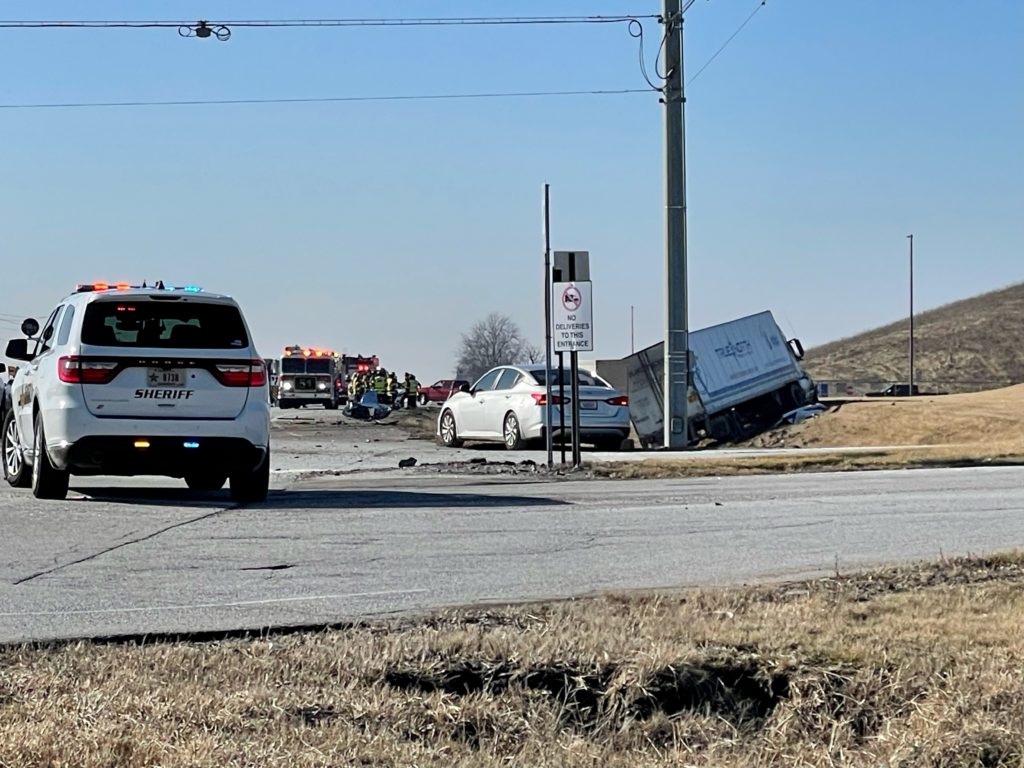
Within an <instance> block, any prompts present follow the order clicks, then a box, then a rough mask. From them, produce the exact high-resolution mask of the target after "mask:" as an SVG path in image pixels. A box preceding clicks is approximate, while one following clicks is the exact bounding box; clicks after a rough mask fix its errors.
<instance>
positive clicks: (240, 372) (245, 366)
mask: <svg viewBox="0 0 1024 768" xmlns="http://www.w3.org/2000/svg"><path fill="white" fill-rule="evenodd" d="M213 375H214V376H216V377H217V381H219V382H220V383H221V384H223V385H224V386H225V387H262V386H263V385H264V384H266V383H267V369H266V368H265V367H264V366H263V361H262V360H250V361H249V362H247V363H218V364H217V365H215V366H214V368H213Z"/></svg>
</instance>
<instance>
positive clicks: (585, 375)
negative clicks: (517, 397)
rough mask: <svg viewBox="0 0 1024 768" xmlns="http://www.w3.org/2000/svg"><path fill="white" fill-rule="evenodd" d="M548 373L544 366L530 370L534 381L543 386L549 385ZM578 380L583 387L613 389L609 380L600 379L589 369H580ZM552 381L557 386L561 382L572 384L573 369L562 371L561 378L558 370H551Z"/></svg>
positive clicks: (566, 384)
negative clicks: (588, 370)
mask: <svg viewBox="0 0 1024 768" xmlns="http://www.w3.org/2000/svg"><path fill="white" fill-rule="evenodd" d="M546 373H547V371H545V370H544V369H543V368H538V369H536V370H531V371H529V374H530V376H532V377H533V379H534V381H536V382H537V383H538V384H539V385H540V386H542V387H544V386H547V383H548V382H547V376H545V374H546ZM577 380H578V381H579V383H580V386H581V387H605V388H607V389H611V386H610V385H609V384H608V382H606V381H603V380H602V379H599V378H598V377H597V376H594V375H592V374H590V373H589V372H587V371H579V372H578V375H577ZM551 383H552V384H553V385H555V386H557V385H558V384H559V383H561V384H564V385H565V386H567V387H568V386H571V385H572V371H568V370H566V371H562V376H561V379H559V376H558V371H551Z"/></svg>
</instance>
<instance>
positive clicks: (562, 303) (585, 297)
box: [551, 281, 594, 352]
mask: <svg viewBox="0 0 1024 768" xmlns="http://www.w3.org/2000/svg"><path fill="white" fill-rule="evenodd" d="M553 293H554V296H552V301H551V306H552V323H553V325H554V329H553V332H552V334H551V336H552V339H553V340H554V342H555V352H593V351H594V305H593V302H592V301H591V299H592V294H591V283H590V282H589V281H588V282H578V283H554V285H553Z"/></svg>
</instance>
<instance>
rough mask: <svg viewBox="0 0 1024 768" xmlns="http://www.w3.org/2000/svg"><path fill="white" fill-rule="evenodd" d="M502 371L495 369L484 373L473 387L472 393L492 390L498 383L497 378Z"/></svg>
mask: <svg viewBox="0 0 1024 768" xmlns="http://www.w3.org/2000/svg"><path fill="white" fill-rule="evenodd" d="M502 370H503V369H501V368H496V369H495V370H493V371H489V372H488V373H485V374H484V375H483V376H481V377H480V379H479V380H478V381H477V382H476V384H474V385H473V391H474V392H485V391H487V390H490V389H494V385H495V384H496V383H497V381H498V377H499V376H500V375H501V372H502Z"/></svg>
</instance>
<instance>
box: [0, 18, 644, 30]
mask: <svg viewBox="0 0 1024 768" xmlns="http://www.w3.org/2000/svg"><path fill="white" fill-rule="evenodd" d="M657 18H658V16H657V15H656V14H646V15H643V14H641V15H638V14H618V15H610V16H604V15H602V16H463V17H456V16H441V17H433V18H430V17H421V18H396V19H234V20H224V21H213V22H205V23H208V24H214V25H223V26H229V27H256V28H259V27H263V28H281V27H422V26H430V27H442V26H487V25H535V24H624V23H628V22H630V21H633V20H639V19H657ZM194 24H196V22H195V21H194V20H191V21H174V20H169V19H165V20H152V21H145V20H109V19H108V20H104V19H95V20H77V21H76V20H63V21H61V20H35V21H17V20H8V21H0V28H6V29H55V28H56V29H160V28H163V29H173V28H178V27H183V26H184V27H190V26H192V25H194Z"/></svg>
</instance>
